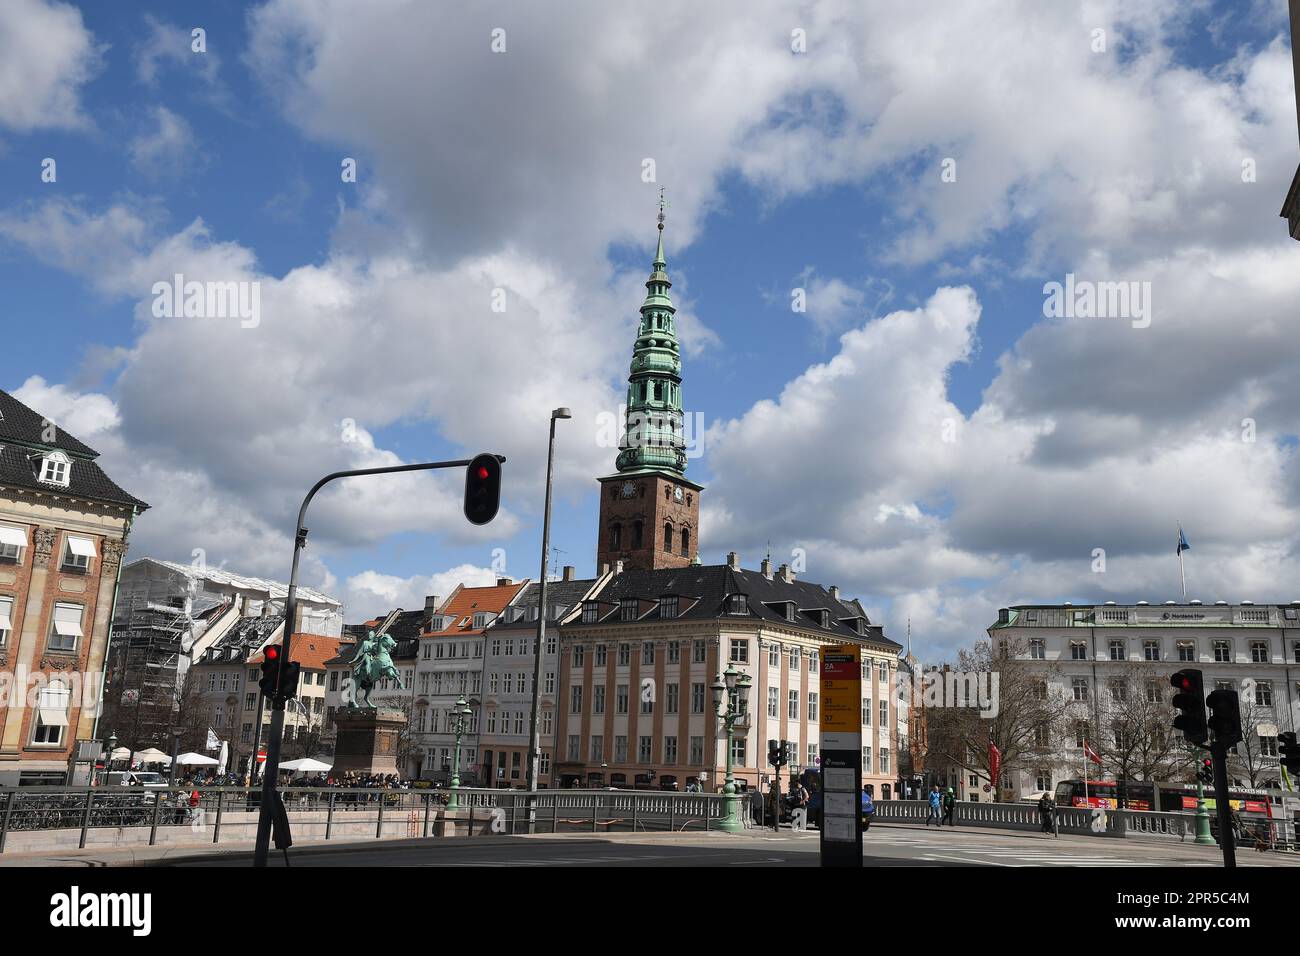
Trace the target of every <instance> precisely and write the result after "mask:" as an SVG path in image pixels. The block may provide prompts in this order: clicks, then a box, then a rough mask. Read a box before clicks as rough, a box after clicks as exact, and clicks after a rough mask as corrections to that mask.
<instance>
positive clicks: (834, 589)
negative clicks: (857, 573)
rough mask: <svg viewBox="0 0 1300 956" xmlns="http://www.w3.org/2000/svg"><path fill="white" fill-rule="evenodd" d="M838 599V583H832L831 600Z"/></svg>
mask: <svg viewBox="0 0 1300 956" xmlns="http://www.w3.org/2000/svg"><path fill="white" fill-rule="evenodd" d="M839 599H840V588H839V585H838V584H832V585H831V600H832V601H838V600H839Z"/></svg>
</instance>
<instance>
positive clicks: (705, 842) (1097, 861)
mask: <svg viewBox="0 0 1300 956" xmlns="http://www.w3.org/2000/svg"><path fill="white" fill-rule="evenodd" d="M863 842H864V845H863V857H864V863H865V864H866V865H867V866H997V867H1007V866H1065V867H1151V866H1166V867H1188V866H1197V867H1214V866H1219V865H1220V861H1221V857H1220V855H1219V852H1218V849H1217V848H1216V847H1198V846H1195V845H1194V844H1190V843H1186V844H1181V843H1157V842H1154V841H1139V840H1119V839H1102V838H1095V837H1082V836H1079V837H1064V836H1063V837H1049V836H1043V835H1040V834H1037V833H1005V832H996V831H991V830H984V829H979V830H977V829H960V828H957V829H945V830H943V831H942V832H940V831H937V830H935V829H934V828H928V829H927V828H923V827H908V826H876V827H873V828H872V829H871V830H870V832H868V833H867V835H866V838H865V839H864V841H863ZM290 855H291V865H292V866H294V867H320V866H389V867H392V866H636V867H644V866H816V865H818V862H819V860H818V835H817V833H816V831H811V832H806V833H794V832H791V831H789V830H783V831H781V833H780V834H774V833H772V832H771V831H753V830H751V831H748V832H746V833H744V834H739V835H735V836H732V835H728V834H719V833H714V834H671V835H669V834H636V835H633V834H612V835H609V836H602V837H583V836H572V835H570V836H558V837H552V836H535V837H515V836H494V837H477V838H464V839H450V840H391V841H384V842H382V843H380V842H368V843H367V842H363V843H350V844H337V845H328V846H327V845H313V846H309V847H301V848H295V849H293V850H290ZM251 859H252V854H251V853H248V852H241V851H235V852H231V851H225V852H222V853H219V854H206V855H202V856H180V855H179V852H178V853H177V855H176V856H172V857H170V858H164V859H159V860H156V861H154V865H161V866H248V865H249V863H250V862H251ZM270 863H271V865H272V866H283V865H284V861H283V858H282V857H281V856H280V855H279V854H276V853H273V854H272V857H271V861H270ZM110 865H111V864H110ZM1238 865H1239V866H1300V859H1296V858H1295V857H1292V856H1288V855H1284V854H1279V853H1266V854H1259V853H1254V852H1246V851H1240V850H1239V851H1238Z"/></svg>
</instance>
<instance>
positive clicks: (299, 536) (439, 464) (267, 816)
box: [253, 455, 505, 866]
mask: <svg viewBox="0 0 1300 956" xmlns="http://www.w3.org/2000/svg"><path fill="white" fill-rule="evenodd" d="M496 457H497V460H499V461H502V462H504V461H505V458H504V457H503V456H501V455H497V456H496ZM469 464H470V459H468V458H465V459H461V460H458V461H431V462H421V463H419V464H415V465H393V466H390V467H386V468H358V469H355V470H353V471H336V472H333V473H331V474H328V475H326V476H325V477H324V478H322V479H321V480H320V481H318V482H316V484H314V485H312V486H311V491H309V492H307V497H306V498H304V499H303V500H302V507H301V508H299V509H298V523H297V524H296V525H295V526H294V536H293V570H292V571H291V572H290V574H289V593H288V594H287V595H286V597H285V600H284V638H283V640H282V641H281V651H282V658H283V660H284V662H285V664H288V663H289V662H290V661H292V659H293V658H292V657H291V656H290V651H291V647H290V645H291V643H292V638H293V627H294V623H295V619H296V616H297V612H298V560H299V558H300V557H301V556H302V549H303V548H304V547H306V545H307V529H306V527H304V526H303V522H304V521H305V520H306V518H307V506H308V505H310V504H311V500H312V499H313V498H314V497H316V492H318V491H320V490H321V488H323V487H325V486H326V485H327V484H329V483H330V482H331V481H334V480H335V479H337V478H359V477H362V476H364V475H390V474H395V473H397V472H403V471H431V470H433V469H435V468H463V467H465V466H467V465H469ZM284 672H285V668H284V667H281V668H280V671H279V676H281V677H282V676H283V674H284ZM286 690H288V688H285V687H283V686H279V685H277V687H276V693H275V694H274V695H272V697H271V727H270V730H268V731H267V738H266V764H265V766H263V768H262V800H261V805H260V806H259V807H258V811H257V844H256V846H255V847H254V849H253V866H266V857H267V854H268V852H269V851H270V843H271V823H272V820H273V817H274V813H275V810H274V807H275V804H276V801H277V800H278V799H279V795H278V794H277V793H276V787H277V786H278V785H279V782H280V781H279V777H280V741H281V738H282V737H283V736H284V702H285V699H286V696H287V695H286ZM253 759H254V760H256V759H257V757H256V754H254V758H253Z"/></svg>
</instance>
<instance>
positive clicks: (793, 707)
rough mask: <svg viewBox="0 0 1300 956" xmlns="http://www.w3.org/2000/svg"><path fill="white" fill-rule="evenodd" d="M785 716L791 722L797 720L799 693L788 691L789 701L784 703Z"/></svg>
mask: <svg viewBox="0 0 1300 956" xmlns="http://www.w3.org/2000/svg"><path fill="white" fill-rule="evenodd" d="M785 715H786V716H787V717H788V718H790V719H791V720H798V719H799V692H798V691H797V690H792V691H790V694H789V699H788V700H787V701H786V709H785Z"/></svg>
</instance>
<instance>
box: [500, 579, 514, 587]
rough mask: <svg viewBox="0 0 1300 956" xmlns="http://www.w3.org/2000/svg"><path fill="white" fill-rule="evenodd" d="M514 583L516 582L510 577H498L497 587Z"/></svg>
mask: <svg viewBox="0 0 1300 956" xmlns="http://www.w3.org/2000/svg"><path fill="white" fill-rule="evenodd" d="M514 583H515V582H514V581H512V580H511V579H510V578H497V587H499V588H503V587H505V586H506V585H508V584H514Z"/></svg>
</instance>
